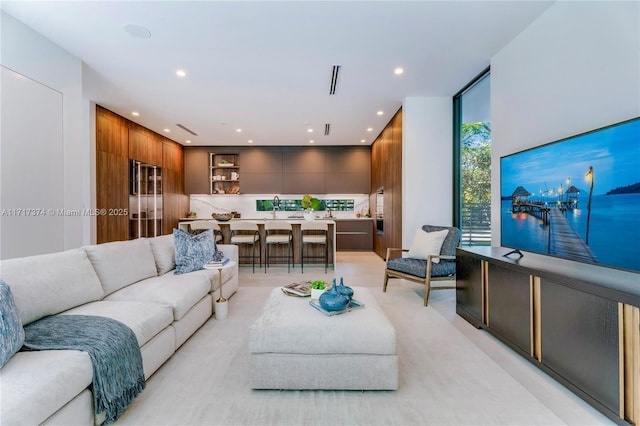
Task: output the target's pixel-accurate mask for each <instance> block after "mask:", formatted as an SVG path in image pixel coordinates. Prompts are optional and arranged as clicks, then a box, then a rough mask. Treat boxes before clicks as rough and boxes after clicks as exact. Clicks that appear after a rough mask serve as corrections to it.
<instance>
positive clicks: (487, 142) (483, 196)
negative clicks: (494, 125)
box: [460, 122, 491, 205]
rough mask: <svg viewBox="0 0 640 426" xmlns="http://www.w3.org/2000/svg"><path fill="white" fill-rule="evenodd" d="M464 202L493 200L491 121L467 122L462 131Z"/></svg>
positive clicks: (461, 167) (474, 202) (461, 168)
mask: <svg viewBox="0 0 640 426" xmlns="http://www.w3.org/2000/svg"><path fill="white" fill-rule="evenodd" d="M461 139H462V141H461V142H462V152H461V157H462V158H461V164H460V170H461V173H462V203H463V205H465V204H476V203H489V202H490V201H491V123H490V122H479V123H466V124H463V125H462V132H461Z"/></svg>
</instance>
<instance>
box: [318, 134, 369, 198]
mask: <svg viewBox="0 0 640 426" xmlns="http://www.w3.org/2000/svg"><path fill="white" fill-rule="evenodd" d="M325 171H326V176H325V189H326V192H327V193H331V194H368V193H369V192H370V189H371V149H370V148H369V147H364V146H348V147H327V148H326V149H325Z"/></svg>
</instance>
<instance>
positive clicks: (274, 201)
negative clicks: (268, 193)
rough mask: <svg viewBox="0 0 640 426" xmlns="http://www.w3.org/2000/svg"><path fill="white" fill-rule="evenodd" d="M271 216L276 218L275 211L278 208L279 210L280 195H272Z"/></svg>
mask: <svg viewBox="0 0 640 426" xmlns="http://www.w3.org/2000/svg"><path fill="white" fill-rule="evenodd" d="M272 204H273V213H272V214H273V218H274V219H275V218H276V212H277V211H278V210H280V197H278V196H277V195H276V196H275V197H273V203H272Z"/></svg>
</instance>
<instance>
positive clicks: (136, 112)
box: [131, 111, 140, 117]
mask: <svg viewBox="0 0 640 426" xmlns="http://www.w3.org/2000/svg"><path fill="white" fill-rule="evenodd" d="M131 115H133V116H134V117H137V116H139V115H140V113H139V112H138V111H133V112H132V113H131Z"/></svg>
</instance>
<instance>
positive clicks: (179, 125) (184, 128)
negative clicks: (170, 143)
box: [176, 124, 198, 136]
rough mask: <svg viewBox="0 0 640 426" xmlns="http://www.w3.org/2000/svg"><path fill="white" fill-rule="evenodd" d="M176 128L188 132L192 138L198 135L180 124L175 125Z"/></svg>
mask: <svg viewBox="0 0 640 426" xmlns="http://www.w3.org/2000/svg"><path fill="white" fill-rule="evenodd" d="M176 126H178V127H180V128H181V129H182V130H184V131H185V132H189V133H191V134H192V135H193V136H198V134H197V133H196V132H194V131H193V130H191V129H188V128H186V127H184V126H183V125H182V124H176Z"/></svg>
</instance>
